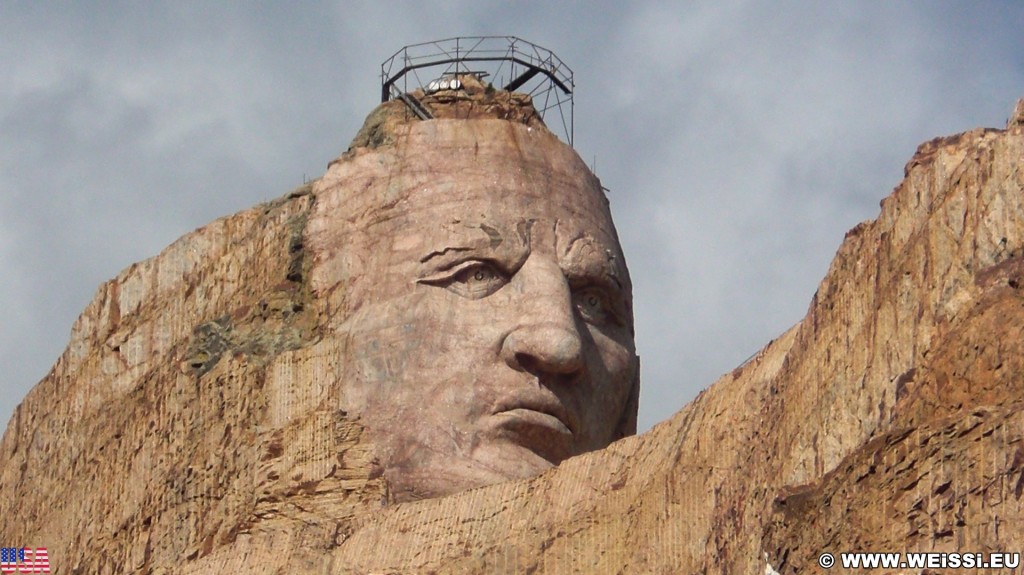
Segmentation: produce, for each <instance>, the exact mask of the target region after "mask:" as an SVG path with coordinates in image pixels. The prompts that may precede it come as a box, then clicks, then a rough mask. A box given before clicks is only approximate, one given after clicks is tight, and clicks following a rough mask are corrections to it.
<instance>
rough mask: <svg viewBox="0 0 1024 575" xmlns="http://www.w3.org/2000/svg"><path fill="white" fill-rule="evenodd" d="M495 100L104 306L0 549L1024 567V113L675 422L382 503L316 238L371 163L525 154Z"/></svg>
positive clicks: (226, 565) (383, 124)
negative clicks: (511, 471) (827, 557)
mask: <svg viewBox="0 0 1024 575" xmlns="http://www.w3.org/2000/svg"><path fill="white" fill-rule="evenodd" d="M486 98H490V100H487V105H489V106H496V107H497V108H498V109H500V110H505V111H509V110H512V111H515V113H511V112H510V113H508V114H507V115H506V117H505V118H504V119H502V120H494V119H487V120H482V119H480V118H478V117H477V116H476V115H475V114H474V113H472V112H471V111H469V112H467V111H466V110H472V109H473V106H472V104H473V102H469V103H467V102H466V101H461V100H460V101H458V102H457V104H458V105H460V106H463V107H464V108H463V111H462V112H459V114H463V115H461V116H460V115H454V116H450V117H443V118H441V119H438V120H431V121H428V122H419V121H417V120H411V119H409V118H408V117H407V116H408V115H407V114H406V113H405V111H404V110H403V109H402V108H401V105H400V104H394V103H392V104H388V105H386V106H384V107H383V108H381V109H380V110H378V111H377V112H375V113H374V114H373V115H371V117H370V119H368V122H367V125H366V127H364V129H363V131H361V132H360V135H359V136H357V138H356V140H355V141H354V142H353V147H352V148H351V149H350V150H349V151H348V152H347V153H346V154H344V155H343V156H342V157H341V158H339V160H337V161H335V162H333V163H332V164H331V166H330V168H329V170H328V172H327V174H326V175H325V176H324V177H323V178H322V179H320V180H317V181H315V182H312V183H310V184H308V185H305V186H303V187H301V188H299V189H297V190H294V191H293V192H291V193H289V194H287V195H286V196H284V197H282V198H281V199H279V200H276V201H274V202H270V203H268V204H264V205H260V206H257V207H255V208H252V209H250V210H247V211H244V212H241V213H239V214H235V215H233V216H230V217H226V218H223V219H220V220H217V221H215V222H213V223H211V224H209V225H207V226H205V227H203V228H200V229H198V230H196V231H194V232H192V233H190V234H188V235H186V236H184V237H182V238H181V239H180V240H178V241H176V242H175V243H174V244H172V245H171V246H169V247H168V248H167V249H166V250H164V251H163V252H162V253H161V254H159V255H158V256H156V257H154V258H151V259H149V260H146V261H144V262H141V263H139V264H135V265H133V266H131V267H129V268H128V269H126V270H125V271H123V272H122V273H121V274H120V275H119V276H118V277H116V278H115V279H113V280H110V281H109V282H107V283H105V284H104V285H102V286H101V287H100V289H99V290H98V292H97V294H96V297H95V298H94V300H93V302H92V303H91V304H90V305H89V306H88V307H87V308H86V310H85V311H84V312H83V313H82V315H81V317H80V318H79V319H78V321H77V322H76V324H75V326H74V328H73V331H72V337H71V342H70V344H69V345H68V348H67V350H66V351H65V352H64V354H63V355H62V356H61V357H60V358H59V359H58V361H57V363H56V364H55V366H54V367H53V369H52V370H51V372H50V373H49V374H48V375H47V377H46V378H44V379H43V380H42V381H41V382H40V383H39V384H38V385H37V386H36V387H35V388H34V389H33V390H32V391H31V392H30V393H29V395H28V396H27V397H26V398H25V401H24V402H23V403H22V404H21V405H20V406H19V408H18V409H17V410H16V412H15V414H14V416H13V418H12V419H11V421H10V423H9V424H8V427H7V430H6V433H5V434H4V436H3V441H2V444H0V516H2V517H4V519H5V521H3V523H2V526H0V540H2V541H4V542H12V543H13V542H24V544H25V545H31V546H40V547H42V546H45V547H47V548H48V549H49V551H50V561H51V564H52V565H53V568H54V572H55V573H81V574H85V573H89V574H102V573H153V574H156V573H220V572H238V573H279V572H289V573H324V574H327V573H331V574H348V573H352V574H356V573H509V574H511V573H708V574H710V573H752V572H757V573H760V572H764V570H765V568H766V565H765V561H766V557H767V561H768V563H769V564H770V565H771V567H772V568H773V569H775V570H777V571H778V572H780V573H786V574H788V573H805V572H813V571H814V570H815V569H817V568H816V567H815V565H816V558H817V556H818V553H820V552H822V551H834V552H839V551H856V550H883V551H917V550H920V551H929V550H939V551H945V550H949V551H953V550H964V551H966V550H970V551H980V552H984V551H989V550H1019V549H1015V547H1014V546H1015V545H1019V543H1020V542H1021V541H1024V503H1022V494H1024V414H1022V411H1021V407H1022V402H1024V399H1022V398H1024V383H1022V381H1021V378H1020V375H1019V374H1020V373H1021V371H1022V367H1024V340H1022V338H1021V332H1022V330H1024V292H1022V289H1024V102H1022V103H1021V104H1019V105H1018V107H1017V111H1016V112H1015V114H1014V117H1013V118H1012V119H1011V120H1010V122H1009V123H1008V125H1007V127H1006V129H1005V130H994V129H980V130H974V131H971V132H967V133H964V134H960V135H956V136H952V137H947V138H937V139H935V140H932V141H931V142H928V143H926V144H923V145H922V146H921V147H920V148H919V149H918V150H917V153H916V154H915V155H914V157H913V158H912V159H911V161H910V162H909V163H908V164H907V166H906V174H905V179H904V180H903V182H902V183H901V184H900V185H899V186H897V188H896V189H895V190H894V191H893V193H892V194H891V195H890V196H889V197H888V198H886V199H885V200H883V201H882V205H881V213H880V215H879V217H878V218H877V219H876V220H874V221H871V222H865V223H862V224H860V225H858V226H857V227H856V228H854V229H853V230H851V231H850V232H848V233H847V236H846V239H845V240H844V242H843V244H842V246H841V247H840V249H839V251H838V253H837V255H836V257H835V260H834V261H833V263H832V266H831V268H830V269H829V271H828V273H827V275H826V277H825V279H824V280H823V281H822V282H821V285H820V287H819V289H818V291H817V293H816V295H815V297H814V299H813V301H812V302H811V304H810V306H809V308H808V311H807V314H806V316H805V317H804V319H802V320H801V321H800V322H799V323H798V324H797V325H795V326H794V327H792V328H791V329H790V330H789V331H787V332H786V333H785V334H783V335H781V336H780V337H779V338H777V339H776V340H774V341H772V342H770V343H769V344H768V345H767V346H765V347H764V349H762V350H761V351H760V352H759V353H758V354H756V356H755V357H753V358H752V359H751V360H749V361H748V362H747V363H745V364H744V365H741V366H739V367H737V368H736V369H735V370H734V371H733V372H731V373H729V374H726V375H725V376H723V377H722V378H721V379H720V380H719V381H717V382H715V383H714V384H713V385H712V386H710V387H709V388H708V389H707V390H705V391H704V392H703V393H702V394H701V395H700V396H699V397H698V398H697V399H696V400H694V401H693V402H692V403H691V404H689V405H687V406H686V407H685V408H683V409H682V410H681V411H680V412H679V413H677V414H676V415H675V416H674V417H672V418H671V419H670V420H668V421H666V422H664V423H662V424H660V425H658V426H656V427H655V428H654V429H652V430H651V431H649V432H647V433H645V434H643V435H641V436H634V437H627V438H625V439H622V440H620V441H617V442H616V443H614V444H612V445H611V446H610V447H608V448H606V449H604V450H601V451H596V452H592V453H588V454H584V455H581V456H578V457H574V458H572V459H569V460H567V461H565V462H563V463H562V464H561V465H560V466H559V467H557V468H556V469H552V470H550V471H548V472H546V473H543V474H541V475H539V476H536V477H533V478H531V479H525V480H520V481H513V482H506V483H501V484H497V485H492V486H487V487H482V488H478V489H473V490H470V491H466V492H463V493H459V494H456V495H452V496H448V497H443V498H439V499H430V500H423V501H414V502H407V503H394V502H393V501H392V498H391V494H390V493H389V491H388V485H387V482H386V480H385V478H383V477H381V476H380V475H379V474H376V473H374V471H373V469H374V465H373V461H372V458H373V456H372V450H371V446H370V445H369V443H368V442H367V441H366V436H365V433H364V432H365V430H364V428H363V426H362V425H361V424H360V421H359V419H358V418H357V417H355V416H354V415H353V414H350V413H348V412H346V411H344V410H343V409H341V408H340V407H339V405H341V404H340V403H339V402H338V401H337V398H338V394H339V393H341V392H340V391H339V390H338V385H339V381H340V380H341V379H342V374H343V373H344V370H345V366H343V365H338V360H337V357H338V356H339V353H338V350H339V349H340V348H341V347H342V346H344V345H345V342H344V341H343V340H341V339H340V338H337V337H335V336H334V334H333V333H332V331H331V329H330V328H331V325H332V323H331V318H332V317H334V314H335V313H337V309H338V307H339V306H344V305H345V302H344V294H341V293H336V292H332V291H331V290H330V289H329V287H325V286H322V285H318V284H317V282H316V281H314V280H313V279H312V278H315V277H316V274H317V270H318V269H320V268H318V266H322V265H324V263H323V262H329V261H334V259H332V257H331V253H330V249H331V247H330V246H327V245H324V244H323V243H321V242H318V241H317V235H316V230H317V229H318V228H317V222H318V221H320V220H318V218H323V217H325V212H324V210H325V209H326V207H328V206H329V207H330V208H331V209H332V210H344V208H345V206H343V205H340V206H337V205H334V206H332V205H331V204H330V202H329V201H328V198H330V196H331V194H332V189H334V188H336V187H338V186H360V185H366V182H365V180H366V178H367V177H370V176H368V175H367V174H372V173H373V171H372V170H369V171H366V170H364V169H363V168H362V167H361V165H362V164H361V162H362V163H372V162H371V160H372V159H373V158H374V156H373V153H374V152H373V149H374V148H375V147H379V146H396V147H403V146H406V148H405V152H404V153H407V154H415V152H416V150H415V147H414V146H416V145H423V141H424V138H426V139H427V141H428V142H429V134H430V133H431V130H434V129H445V128H442V127H438V128H434V127H433V126H444V125H450V123H452V122H474V123H476V124H474V125H475V126H482V127H480V128H474V129H479V130H481V131H482V133H486V134H487V135H488V137H493V138H499V137H507V138H513V139H515V138H522V137H525V136H522V133H523V132H525V131H526V130H527V129H530V130H533V131H538V132H540V131H542V130H543V127H542V125H540V124H539V123H538V120H537V119H536V117H535V115H533V114H531V113H529V111H528V110H527V111H526V112H524V111H523V110H524V108H523V105H524V103H523V102H518V101H513V100H511V99H506V100H505V101H503V102H499V103H495V101H494V95H493V94H486V95H483V96H479V98H478V99H477V100H475V102H482V101H484V100H483V99H486ZM447 104H450V102H449V103H447ZM428 105H430V104H429V103H428ZM433 105H434V106H435V107H443V106H444V105H446V102H436V101H435V102H433ZM466 106H468V108H466ZM450 109H452V110H456V109H457V108H450ZM488 114H489V115H490V116H491V117H493V116H494V114H493V113H491V112H489V113H488ZM445 123H449V124H445ZM504 124H515V125H516V126H519V127H520V128H516V129H514V130H510V129H508V128H506V127H502V126H503V125H504ZM496 126H497V127H496ZM544 133H545V134H546V132H544ZM500 134H519V135H506V136H500ZM548 136H549V135H547V136H544V138H546V137H548ZM530 137H533V136H530ZM552 138H553V137H552ZM516 141H521V140H516ZM545 141H546V140H544V139H543V138H541V139H539V140H536V141H534V140H531V142H534V144H532V145H535V146H536V150H535V152H536V153H543V150H544V148H543V146H544V145H545V144H544V142H545ZM417 142H419V144H417ZM374 177H379V176H374ZM338 265H341V264H338ZM5 544H6V543H5Z"/></svg>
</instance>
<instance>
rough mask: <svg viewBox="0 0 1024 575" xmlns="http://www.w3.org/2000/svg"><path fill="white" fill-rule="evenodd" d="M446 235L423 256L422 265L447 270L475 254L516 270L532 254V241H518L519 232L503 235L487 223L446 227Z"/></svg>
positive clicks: (509, 270) (507, 269) (508, 269)
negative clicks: (530, 242)
mask: <svg viewBox="0 0 1024 575" xmlns="http://www.w3.org/2000/svg"><path fill="white" fill-rule="evenodd" d="M447 232H448V233H447V237H445V238H438V240H437V241H435V242H434V243H433V245H432V246H431V248H430V251H429V252H427V253H426V254H424V255H423V257H421V258H420V260H419V262H420V263H421V264H427V265H429V266H431V267H432V268H433V269H437V270H444V269H447V268H449V267H452V266H455V265H458V264H459V263H461V262H463V261H465V260H466V259H468V258H471V257H473V256H474V255H476V256H477V257H479V258H480V259H484V260H489V261H492V262H494V263H495V264H497V265H499V266H500V267H502V268H505V271H507V272H509V273H511V272H514V271H515V270H516V269H518V268H519V266H520V265H521V264H522V263H523V261H525V260H526V256H528V255H529V242H528V240H525V241H515V240H517V239H521V238H517V236H516V234H514V233H513V234H503V233H502V232H501V231H500V230H498V229H497V228H494V227H492V226H489V225H487V224H477V225H476V226H472V227H471V226H468V225H467V226H463V227H460V228H455V229H448V230H447Z"/></svg>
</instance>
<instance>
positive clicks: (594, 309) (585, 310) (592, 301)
mask: <svg viewBox="0 0 1024 575" xmlns="http://www.w3.org/2000/svg"><path fill="white" fill-rule="evenodd" d="M572 299H573V305H574V306H575V307H576V311H577V312H579V314H580V317H582V318H583V321H585V322H587V323H590V324H596V325H602V324H606V323H619V322H620V320H619V317H618V314H617V313H616V310H615V308H614V305H612V303H611V301H610V300H609V298H608V295H607V294H605V293H604V291H603V290H601V289H598V288H593V287H591V288H586V289H582V290H579V291H577V292H574V293H573V295H572Z"/></svg>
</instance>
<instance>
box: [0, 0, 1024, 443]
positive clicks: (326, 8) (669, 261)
mask: <svg viewBox="0 0 1024 575" xmlns="http://www.w3.org/2000/svg"><path fill="white" fill-rule="evenodd" d="M627 4H628V7H627ZM213 5H214V3H194V4H193V3H188V2H168V3H164V4H159V3H155V2H147V3H142V2H137V3H134V2H133V3H129V2H125V3H113V2H109V3H93V2H66V3H48V2H16V1H13V0H11V1H4V2H0V278H2V279H0V302H2V303H3V306H4V313H3V314H2V316H0V317H2V319H0V364H2V366H3V369H2V370H0V371H2V373H0V420H3V421H6V420H7V419H8V418H9V417H10V414H11V412H12V411H13V409H14V407H15V406H16V405H17V404H18V403H19V402H20V401H21V399H22V397H23V396H24V395H25V393H26V392H27V391H28V390H29V389H30V388H31V387H32V385H34V384H35V383H36V382H37V381H38V380H39V379H40V378H42V377H43V376H44V375H45V374H46V372H47V371H48V370H49V368H50V366H51V365H52V364H53V362H54V361H55V360H56V358H57V356H58V355H59V354H60V353H61V351H62V350H63V349H64V347H65V346H66V344H67V340H68V335H69V330H70V327H71V324H72V322H73V321H74V319H75V318H76V317H77V315H78V314H79V313H80V312H81V310H82V309H83V308H84V307H85V305H86V304H87V303H88V302H89V300H90V299H91V298H92V296H93V294H94V293H95V290H96V288H97V287H98V286H99V285H100V283H101V282H103V281H104V280H106V279H109V278H111V277H113V276H114V275H116V274H117V273H118V272H119V271H120V270H121V269H123V268H125V267H126V266H128V265H129V264H131V263H132V262H135V261H138V260H141V259H144V258H146V257H149V256H152V255H155V254H156V253H158V252H159V251H160V250H161V249H162V248H163V247H164V246H166V245H167V244H169V243H170V242H172V241H173V240H174V239H175V238H177V237H179V236H181V235H182V234H185V233H187V232H189V231H191V230H193V229H195V228H197V227H199V226H201V225H203V224H205V223H207V222H209V221H210V220H213V219H215V218H217V217H219V216H222V215H227V214H230V213H233V212H236V211H239V210H242V209H244V208H246V207H249V206H251V205H253V204H256V203H258V202H262V201H265V200H268V199H271V198H275V197H277V196H280V195H282V194H284V193H286V192H287V191H289V190H290V189H292V188H294V187H295V186H297V185H299V184H301V183H302V181H303V178H306V177H308V178H312V177H316V176H319V175H320V174H322V173H323V171H324V169H325V168H326V165H327V162H328V161H329V160H331V159H332V158H334V157H335V156H337V155H338V154H339V153H340V152H342V151H343V150H344V149H345V148H346V147H347V145H348V142H349V140H350V139H351V138H352V136H353V135H354V134H355V132H356V131H357V129H358V128H359V126H360V125H361V124H362V120H363V118H364V117H365V116H366V114H368V113H369V112H370V111H371V110H372V109H373V107H374V106H375V105H376V104H377V103H378V99H379V93H380V88H379V73H380V63H381V62H382V61H383V60H384V59H385V58H387V57H389V56H390V55H391V54H392V53H394V52H395V51H396V50H397V49H399V48H400V47H401V46H403V45H405V44H411V43H416V42H423V41H427V40H433V39H440V38H446V37H450V36H458V35H462V36H473V35H515V36H520V37H522V38H524V39H527V40H530V41H532V42H535V43H537V44H540V45H542V46H544V47H546V48H550V49H551V50H552V51H554V52H555V53H556V54H557V55H558V56H560V57H561V58H562V60H564V61H565V62H566V63H567V64H568V65H569V66H571V67H572V68H573V70H574V71H575V79H576V149H577V150H578V151H579V153H580V155H581V156H582V157H583V158H584V159H585V160H586V161H587V163H588V164H593V163H595V162H596V169H597V173H598V175H599V176H600V177H601V179H602V181H603V183H604V184H605V186H607V187H608V188H610V189H611V195H610V197H611V201H612V209H613V213H614V216H615V218H616V222H617V225H618V228H619V233H620V236H621V239H622V242H623V245H624V249H625V252H626V256H627V259H628V262H629V265H630V268H631V272H632V274H633V278H634V284H635V294H634V295H635V300H636V307H637V332H638V333H637V344H638V348H639V351H640V354H641V357H642V360H643V376H644V378H643V384H644V388H643V395H642V401H641V410H640V427H641V430H644V429H647V428H649V427H650V426H651V425H653V424H654V423H657V422H658V421H661V420H663V419H665V418H666V417H668V416H670V415H671V414H672V413H674V412H675V411H677V410H678V409H679V408H681V407H682V406H683V405H684V404H685V403H686V402H687V401H689V400H691V399H693V397H694V396H695V395H696V394H697V392H698V391H699V390H700V389H702V388H704V387H706V386H707V385H709V384H710V383H711V382H713V381H714V380H715V379H716V378H717V377H718V376H719V375H721V374H722V373H725V372H727V371H729V370H731V369H732V368H733V367H735V366H736V365H738V364H739V363H741V362H743V361H744V360H745V359H746V358H747V357H748V356H750V355H751V354H752V353H754V352H755V351H756V350H758V349H759V348H760V347H762V346H763V345H764V344H766V343H767V342H768V341H769V340H770V339H772V338H773V337H775V336H777V335H778V334H780V333H782V332H783V331H785V330H786V329H787V328H788V327H789V326H791V325H792V324H793V323H795V322H796V321H797V320H799V319H800V317H801V316H802V315H803V314H804V312H805V311H806V309H807V305H808V303H809V301H810V298H811V296H812V294H813V293H814V291H815V289H816V287H817V284H818V282H819V281H820V280H821V278H822V276H823V275H824V273H825V271H826V270H827V268H828V263H829V261H830V260H831V258H832V256H833V255H834V253H835V250H836V248H837V247H838V246H839V243H840V241H841V240H842V238H843V234H844V233H845V232H846V230H847V229H849V228H851V227H852V226H854V225H855V224H856V223H858V222H860V221H862V220H866V219H871V218H874V217H875V216H876V215H877V214H878V202H879V200H881V199H882V198H883V197H885V196H886V195H888V194H889V192H890V191H891V190H892V188H893V187H894V186H895V185H896V184H897V183H898V182H899V180H900V178H901V176H902V170H903V165H904V164H905V163H906V161H907V160H909V158H910V156H911V154H912V153H913V151H914V149H915V147H916V146H917V144H918V143H920V142H923V141H925V140H928V139H930V138H932V137H934V136H938V135H943V134H950V133H954V132H959V131H964V130H968V129H971V128H974V127H978V126H991V127H1003V126H1004V125H1005V122H1006V118H1007V116H1008V115H1009V112H1010V110H1011V109H1012V106H1013V103H1014V101H1015V100H1016V99H1017V98H1019V97H1024V34H1022V33H1021V30H1024V4H1022V3H1019V2H1016V1H1007V2H939V1H934V2H882V1H878V2H870V1H859V2H853V1H851V2H819V1H816V0H808V1H802V2H778V1H771V2H767V1H761V2H753V1H731V2H730V1H721V0H717V1H714V2H663V3H661V2H630V3H625V2H605V3H597V2H594V3H583V2H564V3H558V4H557V5H556V3H554V2H543V3H540V2H538V3H528V2H517V3H498V2H488V1H481V0H473V1H466V2H460V1H448V2H445V3H444V4H443V5H430V3H427V2H406V3H387V2H374V3H371V2H334V3H332V2H300V3H287V4H286V3H283V2H281V3H243V2H223V3H219V7H211V6H213Z"/></svg>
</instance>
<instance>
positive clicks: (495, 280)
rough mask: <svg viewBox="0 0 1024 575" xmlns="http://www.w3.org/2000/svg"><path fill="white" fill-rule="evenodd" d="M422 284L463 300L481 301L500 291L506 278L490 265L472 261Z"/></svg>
mask: <svg viewBox="0 0 1024 575" xmlns="http://www.w3.org/2000/svg"><path fill="white" fill-rule="evenodd" d="M424 283H429V284H430V285H436V286H439V287H443V288H445V289H448V290H449V291H452V292H454V293H456V294H458V295H460V296H462V297H465V298H469V299H481V298H485V297H487V296H489V295H491V294H492V293H494V292H496V291H498V290H499V289H501V288H502V287H503V286H504V285H505V284H507V283H508V278H507V277H505V274H503V273H501V272H500V271H498V269H497V268H496V267H495V266H494V265H492V264H490V263H487V262H483V261H473V262H467V265H465V266H462V267H460V268H457V269H456V270H454V271H453V272H451V273H449V274H448V275H446V276H444V277H441V278H437V279H433V280H430V281H428V282H424Z"/></svg>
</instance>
